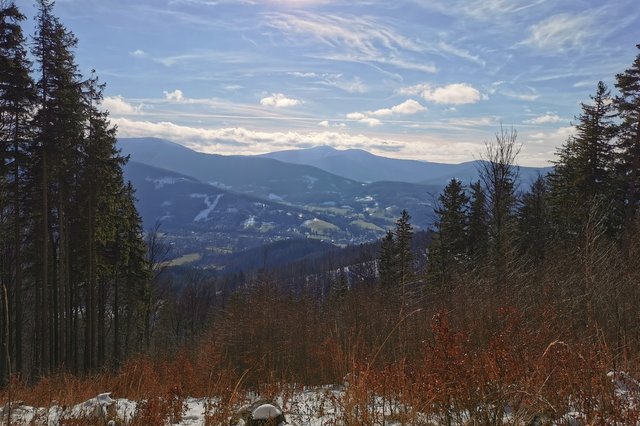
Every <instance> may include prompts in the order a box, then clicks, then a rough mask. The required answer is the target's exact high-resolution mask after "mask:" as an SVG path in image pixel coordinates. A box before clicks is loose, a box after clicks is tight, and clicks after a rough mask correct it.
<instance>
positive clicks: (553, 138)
mask: <svg viewBox="0 0 640 426" xmlns="http://www.w3.org/2000/svg"><path fill="white" fill-rule="evenodd" d="M575 130H576V128H575V127H574V126H566V127H559V128H557V129H554V130H551V131H549V132H536V133H530V134H524V135H523V138H524V140H525V142H529V143H533V144H538V145H547V146H550V147H556V146H560V145H562V144H563V143H564V142H565V141H566V140H567V138H568V137H569V136H571V135H572V134H574V132H575ZM550 158H551V157H548V158H547V159H550Z"/></svg>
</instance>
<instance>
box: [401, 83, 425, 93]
mask: <svg viewBox="0 0 640 426" xmlns="http://www.w3.org/2000/svg"><path fill="white" fill-rule="evenodd" d="M430 88H431V85H429V84H426V83H421V84H416V85H414V86H409V87H401V88H400V89H398V90H397V93H398V94H399V95H404V96H417V95H420V96H421V95H422V94H423V93H424V92H425V91H426V90H429V89H430Z"/></svg>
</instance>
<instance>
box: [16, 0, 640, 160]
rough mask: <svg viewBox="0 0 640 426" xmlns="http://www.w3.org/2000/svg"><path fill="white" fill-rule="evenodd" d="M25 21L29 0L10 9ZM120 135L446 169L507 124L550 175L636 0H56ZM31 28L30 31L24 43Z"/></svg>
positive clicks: (609, 79)
mask: <svg viewBox="0 0 640 426" xmlns="http://www.w3.org/2000/svg"><path fill="white" fill-rule="evenodd" d="M16 2H17V4H18V6H19V7H20V8H21V9H22V11H23V12H24V13H25V14H26V15H27V16H29V17H33V16H34V14H35V9H34V3H33V2H32V1H30V0H17V1H16ZM54 10H55V14H56V15H57V16H58V17H59V18H60V20H61V21H62V23H63V24H64V25H65V26H66V27H67V28H68V29H69V30H71V31H73V32H74V33H75V35H76V36H77V37H78V39H79V43H78V47H77V49H76V60H77V62H78V64H79V65H80V68H81V70H82V72H83V73H85V74H87V75H88V73H89V72H90V70H92V69H95V70H96V72H97V74H98V76H99V77H100V79H101V81H103V82H105V83H106V84H107V86H106V89H105V92H104V96H105V98H104V102H103V105H104V108H105V109H108V110H109V112H110V117H111V121H112V123H114V124H116V125H117V126H118V129H119V131H118V135H119V136H120V137H138V136H155V137H160V138H164V139H168V140H171V141H174V142H178V143H181V144H184V145H186V146H189V147H191V148H194V149H196V150H199V151H203V152H209V153H218V154H259V153H264V152H271V151H278V150H283V149H296V148H308V147H312V146H319V145H330V146H333V147H335V148H338V149H345V148H361V149H365V150H368V151H370V152H373V153H375V154H378V155H384V156H387V157H394V158H409V159H416V160H425V161H436V162H445V163H459V162H463V161H469V160H473V159H478V158H480V157H481V156H482V152H483V151H484V148H485V143H486V142H490V141H491V140H493V139H494V138H495V134H496V132H497V131H499V129H500V126H501V125H502V126H504V127H506V128H511V127H513V128H514V129H515V130H516V131H517V132H518V142H519V143H521V144H522V149H521V152H520V156H519V158H518V161H519V163H520V164H521V165H530V166H546V165H549V164H550V161H551V160H553V158H554V154H555V151H556V149H557V147H559V146H560V145H562V143H563V142H564V141H566V139H567V137H569V135H571V133H572V131H573V127H572V124H574V123H575V116H576V115H578V114H579V113H580V103H581V102H588V101H589V95H590V94H593V93H594V92H595V88H596V84H597V82H598V81H599V80H602V81H604V82H605V83H607V84H608V85H609V86H610V88H612V92H613V93H615V87H614V82H615V78H614V76H615V74H616V73H620V72H623V71H624V70H625V69H626V68H628V67H629V66H630V65H631V63H632V62H633V60H634V58H635V57H636V56H637V55H638V54H639V53H640V50H638V49H637V48H636V44H638V43H640V2H638V0H608V1H602V0H537V1H523V0H363V1H357V0H353V1H346V0H335V1H332V0H58V1H57V2H56V5H55V9H54ZM32 25H33V22H32V21H31V22H30V23H29V24H28V25H27V27H26V31H27V33H28V34H33V27H32Z"/></svg>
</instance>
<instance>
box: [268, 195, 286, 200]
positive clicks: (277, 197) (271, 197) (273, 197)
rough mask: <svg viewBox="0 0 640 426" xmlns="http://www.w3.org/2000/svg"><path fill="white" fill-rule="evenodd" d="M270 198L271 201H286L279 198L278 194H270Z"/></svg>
mask: <svg viewBox="0 0 640 426" xmlns="http://www.w3.org/2000/svg"><path fill="white" fill-rule="evenodd" d="M268 198H269V200H271V201H284V198H282V197H281V196H279V195H277V194H269V196H268Z"/></svg>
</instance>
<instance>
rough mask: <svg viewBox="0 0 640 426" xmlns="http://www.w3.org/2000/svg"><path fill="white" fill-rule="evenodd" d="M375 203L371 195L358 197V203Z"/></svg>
mask: <svg viewBox="0 0 640 426" xmlns="http://www.w3.org/2000/svg"><path fill="white" fill-rule="evenodd" d="M373 201H375V200H374V199H373V197H372V196H371V195H367V196H365V197H357V198H356V203H371V202H373Z"/></svg>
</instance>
